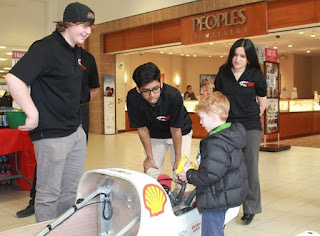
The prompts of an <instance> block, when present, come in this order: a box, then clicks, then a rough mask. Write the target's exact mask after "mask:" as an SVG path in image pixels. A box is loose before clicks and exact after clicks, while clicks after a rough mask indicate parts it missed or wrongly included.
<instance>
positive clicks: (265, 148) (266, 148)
mask: <svg viewBox="0 0 320 236" xmlns="http://www.w3.org/2000/svg"><path fill="white" fill-rule="evenodd" d="M290 148H291V146H288V145H279V144H264V145H261V146H260V151H262V152H281V151H285V150H289V149H290Z"/></svg>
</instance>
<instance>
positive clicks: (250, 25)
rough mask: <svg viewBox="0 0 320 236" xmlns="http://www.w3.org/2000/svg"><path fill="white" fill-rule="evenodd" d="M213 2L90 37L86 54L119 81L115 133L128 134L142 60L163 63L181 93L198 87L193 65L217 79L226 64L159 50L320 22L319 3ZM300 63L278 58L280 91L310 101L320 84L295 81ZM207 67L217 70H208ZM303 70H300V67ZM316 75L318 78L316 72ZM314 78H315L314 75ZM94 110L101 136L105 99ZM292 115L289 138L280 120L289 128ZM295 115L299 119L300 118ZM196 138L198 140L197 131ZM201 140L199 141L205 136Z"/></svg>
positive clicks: (103, 28)
mask: <svg viewBox="0 0 320 236" xmlns="http://www.w3.org/2000/svg"><path fill="white" fill-rule="evenodd" d="M212 2H219V3H220V4H213V5H211V6H209V5H210V4H209V3H207V4H205V1H199V2H196V3H189V4H186V5H184V6H178V7H174V8H168V9H164V10H160V11H158V12H152V13H145V14H142V15H139V16H135V17H129V18H126V19H123V20H119V21H116V22H109V23H105V24H102V25H99V26H98V28H99V30H97V31H99V32H97V31H95V32H94V35H92V36H91V37H90V39H89V43H88V49H89V50H90V51H92V52H93V54H94V55H95V56H96V57H98V58H99V59H100V60H97V61H98V64H99V65H98V66H99V71H100V74H103V75H114V76H116V130H117V131H123V130H127V127H126V116H125V112H124V111H125V99H126V92H127V91H128V90H129V89H130V88H132V87H134V84H133V82H132V80H131V74H132V72H133V69H134V68H135V67H136V66H137V65H140V64H141V63H140V62H142V61H143V60H147V61H150V60H152V61H154V62H155V63H156V64H158V65H159V63H160V64H161V66H160V67H163V68H164V69H162V71H163V72H164V79H165V82H166V83H168V84H171V85H173V86H176V87H177V88H178V89H179V90H180V91H181V92H182V93H183V92H184V89H185V86H186V85H187V84H190V83H191V84H192V83H198V80H199V73H200V72H195V71H193V72H192V71H190V69H189V68H190V67H192V65H195V61H198V64H197V65H198V67H201V65H203V67H202V71H201V74H208V75H210V74H215V71H217V69H218V67H219V66H220V65H221V64H223V62H225V60H226V58H219V57H214V56H213V57H212V58H206V59H204V58H200V57H197V58H192V56H190V57H189V58H187V57H183V56H178V55H160V54H158V56H156V54H155V52H157V50H158V51H160V49H158V48H161V50H164V49H165V48H172V47H176V46H177V47H179V46H180V47H184V46H190V45H195V46H197V45H200V44H201V43H210V42H212V43H215V42H220V43H221V42H233V41H234V40H235V39H237V38H240V37H250V38H252V39H256V40H259V38H262V37H264V36H269V35H276V33H277V32H287V31H289V30H292V29H306V28H313V27H317V26H319V22H320V18H319V15H320V14H319V12H320V10H319V9H320V6H319V5H320V4H319V2H318V1H316V0H307V1H304V0H289V1H282V0H280V1H267V2H266V1H244V2H245V4H247V5H241V6H236V5H232V4H231V3H229V4H227V3H225V4H227V5H223V4H222V2H225V1H212ZM187 9H188V10H187ZM221 9H223V10H221ZM204 12H206V13H204ZM155 16H158V17H155ZM150 18H151V19H150ZM135 26H136V27H135ZM260 41H261V40H260ZM260 41H259V42H260ZM97 42H100V44H97ZM262 43H263V42H262ZM100 45H101V46H102V45H103V52H101V51H100V48H101V47H100ZM150 50H151V51H150ZM165 56H166V57H165ZM139 57H140V58H141V59H139ZM142 58H143V59H142ZM283 60H287V62H285V63H284V66H282V64H283ZM299 60H303V58H302V59H301V56H297V57H296V56H295V55H292V54H290V55H288V56H287V57H283V58H280V72H281V70H284V71H288V72H287V73H286V74H288V76H283V77H282V81H281V85H280V86H281V87H280V91H281V89H282V88H283V87H284V86H286V88H287V89H288V91H289V90H290V91H291V88H292V87H298V89H299V92H300V93H301V94H302V95H301V97H303V98H311V97H312V96H311V95H310V96H309V93H310V91H311V92H312V94H313V90H317V89H316V88H317V87H319V84H317V83H313V85H307V86H306V85H305V80H304V82H301V80H303V79H302V78H298V77H295V75H296V74H297V75H298V74H299V73H300V74H301V73H303V71H304V70H306V69H307V68H304V67H303V66H302V68H300V69H299V70H297V69H296V67H295V65H296V63H297V61H299ZM316 60H318V59H317V58H316V59H314V60H313V59H312V60H309V61H310V64H315V63H316ZM288 61H289V63H288ZM169 62H170V63H169ZM139 63H140V64H139ZM168 63H169V64H168ZM208 64H210V65H213V66H207V65H208ZM299 66H300V67H301V65H299ZM306 67H307V66H306ZM208 68H210V69H208ZM193 73H194V74H193ZM290 73H291V74H290ZM313 73H314V74H316V72H313ZM310 76H312V77H316V75H310ZM100 77H101V76H100ZM194 80H197V82H194ZM312 81H315V79H314V78H312V80H311V82H310V83H311V84H312ZM194 87H195V86H194ZM319 88H320V87H319ZM194 91H195V92H196V93H197V94H200V88H195V89H194ZM92 106H93V107H94V109H92V110H91V113H92V114H91V116H95V117H96V115H98V116H99V117H96V119H91V121H92V125H91V124H90V125H91V127H92V132H96V133H103V117H102V113H101V110H100V113H99V111H98V110H99V108H101V107H103V100H101V101H93V105H92ZM317 112H318V111H308V112H303V115H304V116H308V117H309V116H310V117H311V116H312V117H314V116H315V114H317ZM286 113H288V115H286ZM289 113H290V112H289V111H286V112H283V113H281V114H280V133H281V136H282V133H288V132H287V128H286V131H283V130H282V127H287V126H285V125H282V121H284V122H286V124H287V121H286V118H285V117H286V116H288V117H289V119H291V118H290V114H289ZM192 116H194V117H193V120H194V122H193V123H194V124H197V125H198V123H199V122H198V120H197V116H196V115H194V114H192ZM293 116H294V117H297V113H296V114H295V115H293ZM313 123H315V124H314V125H313V128H312V130H313V131H312V132H311V133H317V132H320V130H318V129H317V128H315V127H320V125H319V124H317V122H316V121H314V122H313ZM194 130H200V131H201V128H199V127H194ZM303 130H308V129H303ZM302 133H304V132H302ZM194 134H195V137H196V136H197V135H196V132H195V133H194ZM305 134H310V132H309V131H308V132H305ZM295 135H303V134H301V132H300V133H291V134H290V135H289V134H285V135H284V136H283V137H290V136H295ZM198 137H201V132H200V134H199V136H198Z"/></svg>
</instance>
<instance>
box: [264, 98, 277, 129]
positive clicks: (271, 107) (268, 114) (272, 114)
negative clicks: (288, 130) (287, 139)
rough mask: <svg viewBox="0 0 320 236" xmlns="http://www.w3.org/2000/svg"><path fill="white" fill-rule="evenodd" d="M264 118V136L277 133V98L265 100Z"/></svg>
mask: <svg viewBox="0 0 320 236" xmlns="http://www.w3.org/2000/svg"><path fill="white" fill-rule="evenodd" d="M264 117H265V122H264V124H265V134H273V133H279V122H278V119H279V100H278V99H277V98H270V99H267V108H266V111H265V116H264Z"/></svg>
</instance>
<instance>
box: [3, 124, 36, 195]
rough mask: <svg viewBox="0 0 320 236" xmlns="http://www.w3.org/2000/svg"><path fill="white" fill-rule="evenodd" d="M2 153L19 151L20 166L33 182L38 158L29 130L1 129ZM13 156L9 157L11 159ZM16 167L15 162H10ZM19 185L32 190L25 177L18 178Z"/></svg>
mask: <svg viewBox="0 0 320 236" xmlns="http://www.w3.org/2000/svg"><path fill="white" fill-rule="evenodd" d="M0 143H1V144H0V155H6V154H11V153H15V152H17V153H18V168H19V170H20V172H21V173H22V174H23V175H24V176H26V177H27V179H29V180H30V182H31V183H32V181H33V173H34V167H35V165H36V159H35V155H34V149H33V144H32V142H31V139H30V136H29V133H28V132H25V131H20V130H18V129H3V128H2V129H0ZM12 159H13V158H9V161H11V160H12ZM10 164H11V167H12V169H14V168H13V167H14V165H13V163H10ZM18 187H19V188H20V189H23V190H30V185H29V184H28V183H27V182H26V181H25V180H24V179H23V178H19V179H18Z"/></svg>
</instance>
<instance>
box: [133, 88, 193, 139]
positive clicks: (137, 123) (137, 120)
mask: <svg viewBox="0 0 320 236" xmlns="http://www.w3.org/2000/svg"><path fill="white" fill-rule="evenodd" d="M127 109H128V115H129V121H130V127H131V128H141V127H145V126H146V127H147V128H148V129H149V132H150V137H151V138H157V139H166V138H171V133H170V127H173V128H181V132H182V135H186V134H188V133H190V131H191V129H192V121H191V119H190V116H189V114H188V112H187V110H186V108H185V107H184V105H183V99H182V97H181V94H180V92H179V90H177V89H176V88H174V87H172V86H170V85H167V84H163V88H162V89H161V95H160V97H159V100H158V102H157V104H156V106H155V107H153V106H151V105H150V103H148V102H147V101H146V100H145V99H144V98H143V97H142V95H141V94H139V93H138V92H137V91H136V89H135V88H133V89H131V90H130V91H129V92H128V96H127Z"/></svg>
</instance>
